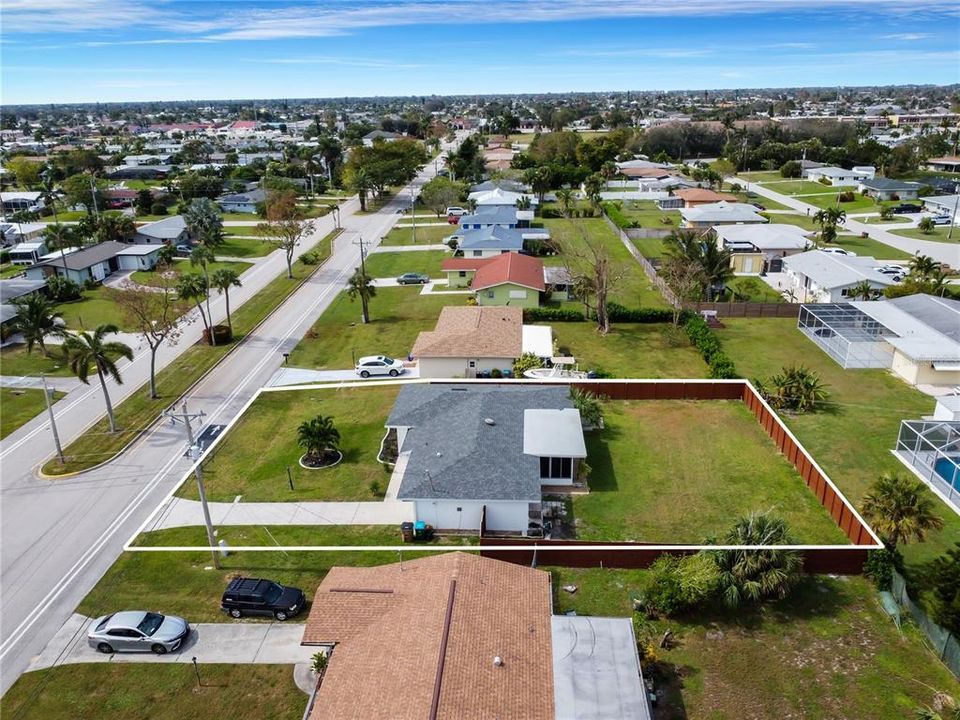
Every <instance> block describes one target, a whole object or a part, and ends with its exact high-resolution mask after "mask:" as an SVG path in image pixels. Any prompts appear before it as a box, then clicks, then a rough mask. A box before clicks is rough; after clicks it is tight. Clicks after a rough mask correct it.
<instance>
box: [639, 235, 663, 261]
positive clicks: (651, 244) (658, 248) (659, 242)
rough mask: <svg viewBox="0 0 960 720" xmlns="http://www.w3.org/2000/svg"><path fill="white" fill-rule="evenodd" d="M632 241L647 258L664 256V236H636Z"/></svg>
mask: <svg viewBox="0 0 960 720" xmlns="http://www.w3.org/2000/svg"><path fill="white" fill-rule="evenodd" d="M631 242H632V243H633V244H634V246H635V247H636V248H637V250H639V251H640V254H641V255H643V256H644V257H645V258H648V259H650V260H656V259H658V258H662V257H663V256H664V249H663V238H634V239H632V240H631Z"/></svg>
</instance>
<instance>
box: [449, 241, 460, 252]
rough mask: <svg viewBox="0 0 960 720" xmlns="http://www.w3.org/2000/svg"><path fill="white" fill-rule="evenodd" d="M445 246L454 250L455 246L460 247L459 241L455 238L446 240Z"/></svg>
mask: <svg viewBox="0 0 960 720" xmlns="http://www.w3.org/2000/svg"><path fill="white" fill-rule="evenodd" d="M447 247H448V248H450V249H451V250H453V251H454V252H456V250H457V248H458V247H460V243H459V242H458V241H457V239H456V238H450V239H449V240H447Z"/></svg>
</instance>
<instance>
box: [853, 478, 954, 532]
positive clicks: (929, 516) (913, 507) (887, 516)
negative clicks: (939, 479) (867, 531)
mask: <svg viewBox="0 0 960 720" xmlns="http://www.w3.org/2000/svg"><path fill="white" fill-rule="evenodd" d="M934 508H935V506H934V502H933V498H932V496H931V495H930V492H929V491H928V490H927V487H926V485H924V484H923V482H922V481H921V480H918V479H916V478H912V477H906V476H903V475H900V474H899V473H883V474H882V475H881V476H880V477H879V478H877V479H876V480H875V481H874V483H873V485H871V486H870V490H868V491H867V494H866V495H864V496H863V503H862V504H861V507H860V511H861V512H862V513H863V516H864V517H865V518H866V519H867V520H868V521H869V522H870V524H871V526H872V527H873V529H874V530H876V531H877V534H878V535H880V537H881V538H882V539H883V541H884V542H885V543H886V544H887V545H888V546H889V547H891V548H896V547H897V545H898V544H900V543H902V544H904V545H905V544H907V543H908V542H910V541H911V540H917V541H919V542H923V539H924V538H925V537H926V534H927V531H928V530H939V529H940V528H942V527H943V518H941V517H940V516H939V515H937V514H936V513H935V512H934Z"/></svg>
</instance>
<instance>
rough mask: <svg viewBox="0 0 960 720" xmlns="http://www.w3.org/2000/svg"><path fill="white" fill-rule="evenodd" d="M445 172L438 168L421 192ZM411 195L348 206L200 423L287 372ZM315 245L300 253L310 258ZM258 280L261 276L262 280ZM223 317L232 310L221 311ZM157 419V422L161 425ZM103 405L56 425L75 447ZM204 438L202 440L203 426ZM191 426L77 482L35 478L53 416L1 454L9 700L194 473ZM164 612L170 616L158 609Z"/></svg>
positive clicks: (264, 274) (82, 399)
mask: <svg viewBox="0 0 960 720" xmlns="http://www.w3.org/2000/svg"><path fill="white" fill-rule="evenodd" d="M434 172H435V165H434V163H433V162H430V163H428V164H427V166H426V167H425V168H424V171H423V172H422V173H421V175H420V176H419V177H418V178H417V179H416V180H415V181H414V184H415V185H420V184H422V183H424V182H426V181H427V180H428V179H429V178H430V177H432V176H433V174H434ZM407 205H409V192H404V193H399V194H398V196H397V197H396V198H394V199H393V200H391V201H390V202H389V203H387V205H386V206H385V207H384V208H383V209H382V210H381V211H380V212H378V213H374V214H370V215H358V214H356V213H357V210H358V209H359V205H358V203H357V201H356V200H351V201H349V202H348V203H346V204H345V205H344V206H343V210H342V212H341V224H342V226H343V227H344V229H345V232H344V233H342V234H341V235H340V236H339V237H338V238H337V240H336V242H335V243H334V249H333V253H332V255H331V257H330V259H329V260H328V261H327V262H326V263H325V264H324V266H323V267H322V268H321V269H320V270H319V271H318V272H317V273H316V274H315V275H314V276H313V277H312V278H311V279H310V280H309V281H307V282H306V283H305V284H304V285H303V286H302V287H301V288H300V289H299V290H297V291H296V292H295V293H294V294H293V295H291V297H290V298H288V299H287V301H286V302H285V303H284V304H283V305H282V306H281V307H280V308H279V309H278V310H277V311H276V312H274V313H273V314H272V315H271V316H270V317H269V318H268V320H267V321H266V322H265V323H264V324H263V325H261V327H260V328H259V330H257V331H256V332H255V333H253V334H252V335H250V336H248V338H247V339H246V340H245V341H244V342H243V343H241V344H240V345H239V346H238V347H237V348H236V349H235V350H234V351H233V352H232V353H231V354H230V355H228V356H227V357H226V358H225V359H224V360H223V361H222V362H221V363H220V365H219V366H218V367H217V368H216V369H215V370H214V371H213V372H212V373H210V375H208V376H207V378H205V379H204V380H203V381H202V382H200V383H199V384H198V385H197V386H196V387H195V388H194V389H193V390H192V391H191V392H190V393H189V395H188V398H187V402H188V406H189V409H190V412H191V413H193V412H198V411H201V410H202V411H203V412H204V413H205V418H204V421H203V423H204V424H223V425H225V424H227V423H228V422H229V421H230V419H231V418H233V417H234V416H235V415H236V414H237V413H238V412H239V411H240V410H241V409H242V408H243V406H244V404H245V403H246V402H247V401H248V400H249V398H250V397H251V396H252V395H253V394H254V393H255V392H256V390H257V389H258V388H259V387H261V386H262V385H264V384H265V383H266V382H267V380H269V378H270V377H271V376H272V375H273V374H274V372H275V371H276V370H277V369H278V368H279V367H280V366H281V365H282V363H283V353H284V352H287V351H289V350H290V349H292V348H293V347H294V346H295V345H296V344H297V342H298V341H299V339H300V338H302V337H303V335H304V334H305V333H306V331H307V330H308V329H309V328H310V326H311V325H312V324H313V323H314V322H315V321H316V319H317V318H318V317H319V316H320V314H321V313H322V312H323V311H324V310H325V309H326V308H327V307H328V306H329V305H330V303H331V302H332V300H333V299H334V297H335V296H336V294H337V293H338V292H339V291H340V290H341V289H342V288H343V287H344V285H345V283H346V279H347V277H348V276H349V275H350V273H352V272H353V270H354V268H355V267H356V266H357V265H359V262H360V248H359V244H358V242H357V240H358V238H359V236H361V235H362V237H363V239H364V244H365V245H367V244H368V243H369V244H370V245H371V246H374V245H376V244H377V243H379V241H380V238H381V237H383V236H384V235H386V233H387V232H388V231H389V229H390V228H391V227H392V226H393V225H394V224H395V223H396V221H397V220H398V219H399V218H400V217H402V216H401V215H398V214H397V209H398V208H399V207H402V206H407ZM332 228H333V218H332V216H329V215H328V216H327V217H325V218H322V219H321V220H320V221H318V222H317V227H316V232H315V236H316V237H317V238H319V237H323V236H324V235H325V234H326V233H328V232H329V231H330V230H331V229H332ZM306 249H307V247H306V244H304V246H303V247H301V251H303V250H306ZM283 265H284V259H283V257H282V253H275V256H271V257H270V258H269V261H268V262H266V263H264V264H262V265H261V266H259V267H257V268H256V269H255V271H256V272H257V273H259V274H258V275H257V276H256V277H248V276H245V277H244V287H243V288H238V289H237V290H236V291H235V292H232V293H231V301H232V305H233V307H239V302H238V300H239V298H240V297H241V296H243V297H244V298H246V297H249V296H250V295H251V294H252V293H253V292H255V291H256V290H258V289H260V288H261V287H263V285H265V284H266V283H267V282H269V281H270V280H271V279H273V277H275V276H276V275H277V274H278V273H279V272H280V271H281V270H282V267H283ZM253 272H254V271H251V272H250V274H253ZM212 305H213V315H214V317H215V318H218V317H222V316H223V314H224V309H223V305H222V301H220V300H217V301H216V302H213V303H212ZM199 336H200V327H199V324H198V323H194V324H193V325H191V326H190V327H188V329H187V332H186V333H184V337H183V338H182V339H181V341H180V343H179V344H178V345H177V346H175V347H173V348H168V347H166V346H165V347H164V348H163V349H162V350H161V353H162V356H161V358H160V361H159V362H158V367H162V366H163V365H166V364H168V363H169V362H170V361H171V360H172V359H173V358H175V357H176V355H178V354H179V353H180V352H182V351H183V350H184V349H185V348H186V347H188V346H189V345H191V344H192V343H193V342H195V341H196V340H197V339H199ZM148 362H149V357H148V356H147V355H146V354H145V353H141V354H140V355H138V356H137V357H136V358H135V360H134V361H133V362H132V363H129V364H127V365H126V366H125V367H124V368H123V369H122V372H123V377H124V379H125V382H124V384H123V385H122V386H120V387H117V386H115V385H112V384H111V393H112V397H113V399H114V402H115V403H118V402H119V400H120V398H121V397H123V396H124V394H125V393H126V394H129V393H130V392H132V391H134V390H135V389H136V388H137V387H138V386H139V385H140V384H141V383H142V382H144V381H145V380H146V378H147V366H148ZM159 410H160V409H159V408H158V413H159ZM103 412H104V411H103V398H102V395H101V392H100V389H99V388H98V387H95V386H91V388H90V389H89V390H88V391H87V392H85V393H82V394H80V395H79V396H77V397H76V399H72V398H71V399H68V400H65V401H61V402H60V403H58V405H57V407H56V415H57V424H58V428H59V430H60V434H61V438H62V439H63V441H64V444H66V443H67V442H69V439H70V438H72V437H75V436H77V435H79V434H80V433H81V432H82V431H83V430H84V428H86V427H87V426H89V425H90V424H92V423H93V422H95V421H96V420H97V419H99V418H100V417H101V416H102V415H103ZM194 429H195V431H197V432H199V430H200V429H201V428H200V427H199V426H196V425H195V428H194ZM185 446H186V442H185V435H184V430H183V428H182V426H177V427H172V426H171V425H170V424H168V423H166V422H163V423H160V422H158V423H156V424H155V425H154V426H153V427H152V428H151V429H150V430H149V431H148V432H147V433H145V435H144V436H142V437H141V438H140V439H139V440H138V441H137V442H136V443H135V444H134V446H133V447H131V448H130V449H128V450H127V451H126V452H125V453H124V454H123V455H121V456H120V457H119V458H117V459H116V460H114V461H113V462H111V463H109V464H107V465H104V466H102V467H100V468H97V469H95V470H92V471H90V472H87V473H84V474H82V475H79V476H77V477H74V478H68V479H63V480H56V481H50V480H41V479H38V478H37V477H36V475H35V472H34V471H35V468H36V467H37V466H39V465H40V464H41V463H42V462H44V461H45V460H46V459H47V458H49V457H50V456H51V455H52V454H53V452H54V447H53V441H52V438H51V436H50V432H49V429H48V426H47V421H46V419H45V417H44V416H38V417H37V418H35V419H34V420H32V421H31V422H30V423H28V424H27V425H25V426H24V427H22V428H20V429H19V430H18V431H17V432H15V433H13V434H12V435H10V436H8V437H7V438H5V439H4V441H3V443H2V445H0V463H2V473H0V692H6V690H7V689H8V688H9V687H10V685H11V684H13V682H14V681H15V680H16V678H17V677H18V676H19V675H20V673H22V672H23V671H24V670H26V669H27V667H28V666H29V665H30V662H31V660H32V659H33V658H34V657H35V656H37V655H39V654H40V652H41V651H42V650H43V648H44V647H45V645H46V644H47V642H48V641H49V640H50V639H51V638H52V637H53V636H54V635H55V634H56V632H57V631H58V630H59V629H60V627H61V626H62V625H63V623H64V622H65V621H66V620H67V619H68V618H69V617H70V616H71V614H72V612H73V610H74V608H75V607H76V606H77V604H78V603H79V602H80V600H81V599H82V598H83V597H84V596H85V595H86V594H87V593H88V592H89V591H90V589H91V588H92V587H93V586H94V585H95V584H96V582H97V581H98V580H99V579H100V578H101V577H102V575H103V573H104V572H106V570H107V569H108V568H109V567H110V565H112V564H113V562H114V561H115V560H116V558H117V557H118V556H119V555H120V553H121V552H122V548H123V544H124V543H125V542H126V540H127V539H128V538H129V537H130V535H131V534H132V533H133V532H135V531H136V529H137V528H138V527H139V525H140V524H141V523H142V522H143V521H144V520H145V519H146V518H147V516H148V515H149V514H150V512H151V511H152V510H153V509H154V507H156V506H157V505H158V504H159V503H160V502H161V501H162V500H163V499H164V497H165V496H166V495H167V494H168V493H169V491H170V490H171V489H172V488H173V487H174V486H175V485H176V484H177V482H179V480H180V478H182V477H183V474H184V473H185V472H186V471H187V470H188V469H189V467H190V461H189V460H188V459H187V458H185V457H184V450H185ZM156 609H157V610H161V611H162V608H156Z"/></svg>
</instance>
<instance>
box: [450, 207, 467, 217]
mask: <svg viewBox="0 0 960 720" xmlns="http://www.w3.org/2000/svg"><path fill="white" fill-rule="evenodd" d="M466 214H467V211H466V210H465V209H464V208H462V207H457V206H456V205H453V206H451V207H448V208H447V217H461V216H463V215H466Z"/></svg>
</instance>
